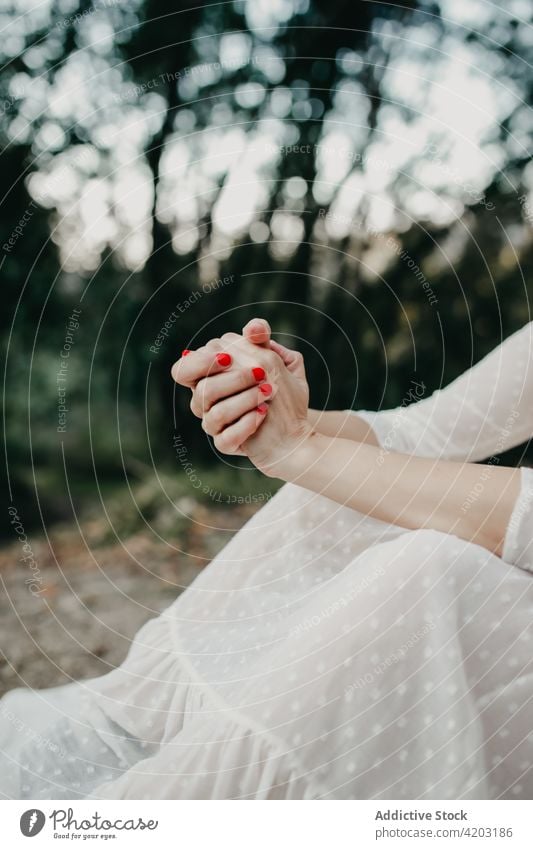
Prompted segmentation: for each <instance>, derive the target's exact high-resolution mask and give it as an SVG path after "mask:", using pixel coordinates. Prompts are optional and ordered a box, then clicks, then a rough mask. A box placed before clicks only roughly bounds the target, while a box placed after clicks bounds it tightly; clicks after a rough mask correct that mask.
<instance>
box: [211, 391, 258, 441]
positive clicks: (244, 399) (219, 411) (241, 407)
mask: <svg viewBox="0 0 533 849" xmlns="http://www.w3.org/2000/svg"><path fill="white" fill-rule="evenodd" d="M273 395H274V387H273V386H271V384H270V383H263V384H262V385H261V386H253V387H252V388H251V389H246V390H245V391H244V392H239V394H238V395H232V396H231V398H225V399H224V401H219V402H218V404H215V405H214V406H213V407H211V409H210V410H209V412H207V413H206V414H205V416H204V417H203V419H202V427H203V429H204V430H205V432H206V433H208V434H209V435H210V436H218V435H219V433H222V431H223V430H224V429H225V428H227V427H230V425H232V424H234V423H235V422H236V421H238V420H239V419H240V418H242V417H243V416H244V415H246V413H249V412H250V411H252V410H254V409H256V407H258V406H259V405H260V404H262V403H263V402H264V401H265V400H269V399H271V398H272V397H273Z"/></svg>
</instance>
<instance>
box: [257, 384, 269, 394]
mask: <svg viewBox="0 0 533 849" xmlns="http://www.w3.org/2000/svg"><path fill="white" fill-rule="evenodd" d="M259 391H260V392H262V393H263V395H272V387H271V385H270V383H262V384H261V386H260V387H259Z"/></svg>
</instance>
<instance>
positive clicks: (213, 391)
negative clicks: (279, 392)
mask: <svg viewBox="0 0 533 849" xmlns="http://www.w3.org/2000/svg"><path fill="white" fill-rule="evenodd" d="M243 337H244V339H245V340H246V341H247V343H251V344H248V346H247V347H246V348H244V347H243V346H240V347H238V351H237V352H236V351H235V350H234V349H235V346H236V345H237V346H239V343H241V342H242V341H243ZM265 350H266V351H269V350H270V351H274V352H275V354H276V355H277V356H275V357H273V358H272V357H271V358H270V362H272V363H275V365H276V367H277V366H279V359H278V358H280V359H281V361H283V363H284V364H285V365H286V367H287V369H288V370H289V371H290V372H291V373H292V374H294V375H295V376H296V377H297V378H298V379H299V380H303V381H304V382H305V373H304V369H303V360H302V357H301V355H299V354H298V353H297V352H295V351H291V350H290V349H288V348H285V347H284V346H283V345H280V344H279V343H278V342H274V341H272V340H271V330H270V326H269V324H268V322H267V321H265V320H264V319H260V318H256V319H252V320H251V321H250V322H248V324H247V325H246V326H245V327H244V328H243V336H239V335H238V334H236V333H227V334H225V335H224V336H222V338H221V339H213V340H211V341H210V342H208V343H207V345H205V346H204V347H202V348H199V349H197V350H195V351H184V352H183V354H182V357H181V358H180V359H179V360H178V361H177V362H176V363H174V366H173V367H172V377H173V378H174V380H175V381H176V382H177V383H179V384H181V385H182V386H186V387H188V388H190V389H191V390H192V398H191V410H192V412H193V413H194V415H196V416H198V418H200V419H202V426H203V428H204V430H205V431H206V432H207V433H209V434H210V435H211V436H213V437H218V436H219V435H220V434H221V432H222V430H223V429H224V428H225V427H226V426H227V424H228V423H230V424H231V423H236V422H237V420H240V419H242V418H243V417H246V418H245V420H244V421H241V422H240V427H239V431H240V435H241V437H242V441H245V439H247V438H248V437H249V436H251V435H252V434H253V433H254V432H255V431H256V430H257V429H258V428H259V427H260V425H261V424H262V422H263V420H264V418H265V415H266V413H267V412H268V407H267V406H266V405H265V403H264V402H265V401H269V400H271V398H272V397H273V396H274V394H275V391H276V387H275V386H274V385H273V384H272V382H271V375H269V373H268V371H267V369H266V368H265V367H263V366H261V365H259V362H260V361H261V359H263V360H264V359H265V358H264V357H263V358H262V357H261V356H260V354H259V352H260V351H265ZM235 357H236V358H237V359H235ZM251 363H254V365H251ZM265 365H267V363H266V362H265ZM235 433H236V431H234V434H235ZM229 448H230V446H228V448H227V449H226V450H225V451H224V453H232V454H242V453H243V452H242V451H241V450H240V447H238V448H236V449H235V450H229ZM221 450H222V449H221Z"/></svg>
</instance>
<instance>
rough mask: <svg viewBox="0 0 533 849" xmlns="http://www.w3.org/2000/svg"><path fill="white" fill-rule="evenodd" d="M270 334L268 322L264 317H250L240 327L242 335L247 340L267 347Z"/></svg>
mask: <svg viewBox="0 0 533 849" xmlns="http://www.w3.org/2000/svg"><path fill="white" fill-rule="evenodd" d="M271 334H272V331H271V329H270V324H269V323H268V321H265V319H264V318H252V320H251V321H249V322H248V324H245V325H244V327H243V329H242V335H243V336H244V338H245V339H247V340H248V342H252V343H253V344H254V345H264V346H265V347H268V344H269V342H270V336H271Z"/></svg>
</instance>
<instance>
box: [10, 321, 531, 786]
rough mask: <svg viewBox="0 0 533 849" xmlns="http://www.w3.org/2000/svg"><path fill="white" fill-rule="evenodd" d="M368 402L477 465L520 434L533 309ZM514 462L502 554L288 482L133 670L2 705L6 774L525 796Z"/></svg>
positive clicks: (523, 508)
mask: <svg viewBox="0 0 533 849" xmlns="http://www.w3.org/2000/svg"><path fill="white" fill-rule="evenodd" d="M359 415H362V416H364V417H365V418H366V419H367V420H368V421H369V422H370V423H371V424H372V426H373V427H374V430H375V432H376V435H377V436H378V439H379V440H380V443H381V445H382V446H384V448H385V450H387V449H388V448H390V449H392V450H397V451H405V452H412V453H414V454H418V455H421V456H433V457H447V458H454V459H468V460H472V461H473V460H479V459H486V458H487V457H489V456H490V455H492V454H493V453H494V452H496V451H498V452H499V451H502V450H503V449H504V448H508V447H510V446H512V445H518V444H521V443H522V442H524V441H525V440H527V439H528V438H529V437H531V436H532V435H533V324H528V325H527V326H526V327H524V328H523V329H522V330H520V331H519V332H518V333H515V334H514V335H513V336H511V337H510V338H509V339H507V340H506V341H505V342H504V343H503V344H502V345H501V346H500V347H498V348H497V349H496V350H495V351H493V352H492V353H491V354H490V355H489V356H488V357H486V358H485V359H484V360H483V361H481V363H479V364H478V365H476V366H475V367H474V368H472V369H470V370H469V371H468V372H466V373H465V374H464V375H463V376H462V377H461V378H459V379H458V380H456V381H455V382H454V383H452V384H451V385H450V386H449V387H447V388H446V389H444V390H442V391H438V392H435V393H434V394H433V395H432V396H431V397H429V398H427V399H424V400H421V401H418V402H417V403H415V404H412V405H410V406H409V407H405V408H400V409H398V410H396V411H385V412H379V413H369V412H366V411H365V412H363V413H359ZM493 462H496V461H495V460H494V459H493ZM480 472H481V469H480ZM521 474H522V491H521V494H520V497H519V499H518V500H517V502H516V505H515V507H514V511H513V516H512V518H511V521H510V523H509V528H508V532H507V536H506V540H505V547H504V551H503V557H502V558H499V557H496V556H495V555H493V554H491V553H489V552H488V551H486V550H485V549H483V548H481V547H480V546H477V545H474V544H472V543H467V542H464V541H462V540H460V539H458V538H457V537H455V536H452V535H447V534H443V533H439V532H437V531H432V530H418V531H408V530H405V529H402V528H398V527H395V526H389V525H387V524H385V523H382V522H379V521H377V520H373V519H370V518H368V517H366V516H363V515H361V514H359V513H357V512H355V511H353V510H350V509H349V508H346V507H342V506H339V505H338V504H336V503H334V502H333V501H330V500H329V499H327V498H324V497H322V496H318V495H315V494H313V493H311V492H308V491H306V490H304V489H301V488H299V487H296V486H293V485H286V486H284V487H283V488H282V489H281V490H280V492H279V493H278V494H277V495H276V496H275V497H274V498H273V499H272V501H271V502H269V503H268V504H267V505H266V506H265V507H263V508H262V509H261V510H260V511H259V512H258V513H257V514H256V515H255V516H254V517H253V518H252V520H251V521H250V522H249V523H248V524H247V525H246V526H245V527H244V528H243V529H242V530H241V531H240V532H239V533H237V534H236V535H235V536H234V537H233V539H232V540H231V542H230V543H229V544H228V545H227V546H226V547H225V548H224V550H223V551H222V552H221V553H220V554H219V555H218V557H216V558H215V559H214V560H213V562H212V563H211V564H210V565H209V566H208V567H207V568H206V569H205V570H204V571H203V572H202V574H201V575H200V576H199V577H198V578H197V579H196V580H195V582H194V583H193V585H192V586H191V587H190V588H189V589H188V590H186V591H185V592H184V593H183V594H182V595H181V596H180V597H179V598H178V599H177V600H176V601H175V602H174V603H173V604H172V605H171V606H170V607H169V608H168V609H167V610H166V611H165V612H164V613H163V614H162V615H161V616H159V617H157V618H155V619H153V620H151V621H150V622H148V623H147V624H146V625H145V626H144V627H143V628H142V629H141V630H140V631H139V633H138V634H137V636H136V638H135V640H134V642H133V644H132V646H131V650H130V652H129V654H128V657H127V658H126V660H125V662H124V663H123V664H122V666H120V667H119V668H118V669H115V670H113V671H112V672H110V673H109V674H107V675H105V676H103V677H101V678H97V679H92V680H89V681H82V682H79V683H75V684H69V685H67V686H64V687H58V688H53V689H50V690H44V691H33V692H32V691H29V690H24V689H17V690H14V691H12V692H10V693H8V694H7V696H5V697H4V699H2V700H1V701H0V750H1V751H2V755H1V757H0V765H1V767H2V770H1V778H0V792H2V793H3V796H4V798H17V799H19V798H31V799H37V798H43V799H48V798H51V799H61V798H104V799H105V798H110V799H142V798H149V799H158V798H165V799H166V798H170V799H228V798H232V799H236V798H248V799H263V798H268V799H326V798H327V799H354V798H360V799H369V798H394V799H433V798H436V799H447V798H448V799H474V798H482V799H486V798H511V799H515V798H516V799H520V798H526V799H530V798H532V797H533V723H532V715H533V713H532V703H533V575H532V571H533V565H532V564H533V550H532V549H533V544H532V539H533V472H531V471H530V470H528V469H525V468H523V469H522V473H521ZM517 567H518V568H517Z"/></svg>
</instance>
